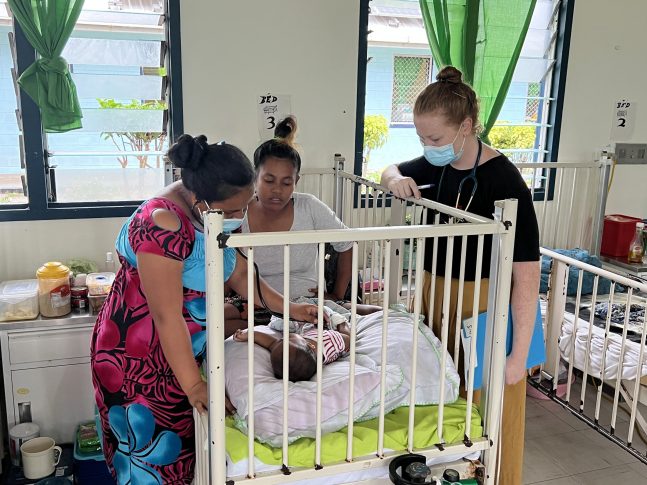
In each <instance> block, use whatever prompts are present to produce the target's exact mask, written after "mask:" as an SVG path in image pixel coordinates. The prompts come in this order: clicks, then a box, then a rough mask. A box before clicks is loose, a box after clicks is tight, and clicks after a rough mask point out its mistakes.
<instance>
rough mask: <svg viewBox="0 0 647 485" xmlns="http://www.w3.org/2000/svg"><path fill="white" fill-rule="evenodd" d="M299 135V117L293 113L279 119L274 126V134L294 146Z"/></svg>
mask: <svg viewBox="0 0 647 485" xmlns="http://www.w3.org/2000/svg"><path fill="white" fill-rule="evenodd" d="M296 135H297V119H296V118H295V117H294V116H293V115H289V116H287V117H286V118H284V119H282V120H281V121H279V123H278V124H277V125H276V128H274V136H275V137H277V138H280V139H282V140H283V141H284V142H285V143H287V144H288V145H290V146H292V145H293V144H294V139H295V138H296Z"/></svg>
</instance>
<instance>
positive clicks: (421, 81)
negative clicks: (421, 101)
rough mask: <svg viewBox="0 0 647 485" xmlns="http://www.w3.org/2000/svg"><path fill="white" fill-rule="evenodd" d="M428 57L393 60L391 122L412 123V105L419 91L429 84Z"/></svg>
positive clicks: (396, 58) (429, 60) (429, 62)
mask: <svg viewBox="0 0 647 485" xmlns="http://www.w3.org/2000/svg"><path fill="white" fill-rule="evenodd" d="M430 70H431V59H430V58H429V57H399V56H398V57H395V58H394V59H393V109H392V111H391V121H392V122H394V123H397V122H400V123H402V122H404V123H413V105H414V103H415V102H416V98H417V97H418V94H420V91H422V90H423V89H425V87H426V86H427V84H429V73H430Z"/></svg>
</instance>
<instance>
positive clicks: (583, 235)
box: [517, 152, 647, 463]
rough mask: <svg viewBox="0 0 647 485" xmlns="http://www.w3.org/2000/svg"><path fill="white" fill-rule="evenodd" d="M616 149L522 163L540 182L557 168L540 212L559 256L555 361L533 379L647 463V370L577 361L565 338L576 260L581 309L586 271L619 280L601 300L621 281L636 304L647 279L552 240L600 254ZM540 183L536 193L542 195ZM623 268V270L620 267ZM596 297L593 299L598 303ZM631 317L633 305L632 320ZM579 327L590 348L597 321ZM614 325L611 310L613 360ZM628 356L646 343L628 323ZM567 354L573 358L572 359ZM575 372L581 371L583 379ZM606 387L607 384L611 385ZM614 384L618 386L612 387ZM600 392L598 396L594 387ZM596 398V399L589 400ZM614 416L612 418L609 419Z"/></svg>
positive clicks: (552, 334)
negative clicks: (622, 413) (623, 417)
mask: <svg viewBox="0 0 647 485" xmlns="http://www.w3.org/2000/svg"><path fill="white" fill-rule="evenodd" d="M613 156H614V155H613V153H606V152H605V153H603V154H602V156H601V158H600V160H599V161H596V162H588V163H568V162H564V163H521V164H517V166H518V167H519V169H520V170H521V171H522V173H523V172H524V171H525V172H526V173H529V174H532V175H531V177H532V185H533V186H534V185H535V182H536V181H537V180H539V177H547V176H548V175H549V174H551V172H552V174H551V177H552V182H551V183H550V185H552V192H553V194H552V197H550V196H549V191H544V192H543V194H542V196H540V197H539V198H538V197H535V210H536V213H537V218H538V220H539V229H540V240H541V245H542V246H543V247H542V248H541V255H542V257H550V258H552V266H551V273H550V278H549V292H548V295H546V297H547V300H548V308H547V312H546V317H545V322H544V323H545V330H546V353H547V361H546V364H545V365H544V366H543V368H542V371H541V372H540V374H539V377H538V379H530V380H529V382H530V383H531V384H532V385H534V386H535V387H536V388H537V389H539V390H540V391H542V392H544V393H545V394H546V395H547V396H548V397H550V398H551V399H553V400H554V401H556V402H558V403H559V404H561V405H562V406H564V407H565V408H566V409H568V410H569V411H570V412H571V413H573V414H574V415H575V416H577V417H578V418H580V419H581V420H582V421H584V422H586V423H588V424H589V425H590V426H591V427H592V428H594V429H595V430H597V431H598V432H600V433H601V434H603V435H604V436H606V437H608V438H609V439H611V440H612V441H613V442H615V443H617V444H618V445H620V446H621V447H623V448H624V449H625V450H627V451H628V452H629V453H631V454H632V455H634V456H635V457H636V458H638V459H639V460H641V461H642V462H644V463H647V455H645V453H644V451H643V452H641V451H640V450H637V449H636V448H635V447H634V446H633V445H632V443H635V440H634V435H635V432H636V431H637V430H639V431H641V432H642V434H643V436H647V408H645V407H644V406H647V378H646V377H645V375H644V373H643V372H637V375H636V378H635V379H633V380H626V379H622V375H623V373H622V372H616V374H615V375H613V376H612V377H611V379H609V376H606V377H607V378H606V379H605V375H604V374H603V375H599V374H598V373H597V372H596V371H593V369H592V368H591V361H590V359H588V358H587V359H586V361H585V363H584V364H583V365H582V364H579V363H578V364H577V365H575V363H574V360H575V359H574V351H575V347H574V343H575V338H573V345H572V346H571V348H570V349H569V350H568V352H566V353H565V352H563V351H560V347H559V341H560V337H561V335H562V331H563V326H564V325H565V324H566V321H565V312H566V309H565V308H566V302H567V299H568V298H567V289H568V274H569V269H570V268H575V269H576V270H577V272H578V278H579V281H578V289H577V295H576V297H575V301H574V304H575V315H579V312H580V306H581V302H582V294H581V289H582V278H583V277H584V275H585V274H587V273H588V274H589V275H592V276H593V277H594V282H595V286H594V291H593V293H596V291H597V290H596V289H597V284H598V282H599V279H600V278H606V279H608V280H610V282H611V291H610V294H609V295H605V296H603V297H601V296H599V297H597V301H607V302H609V303H610V304H612V303H613V302H614V298H617V297H614V294H615V293H616V292H615V290H616V288H617V287H618V286H619V285H622V286H624V287H625V288H626V289H627V304H628V305H630V304H631V301H632V298H633V299H634V301H635V298H636V295H637V294H638V293H641V294H643V295H644V294H646V293H647V282H646V281H645V280H640V279H636V278H634V277H629V276H630V275H628V274H621V273H620V272H613V271H608V270H605V269H602V268H598V267H595V266H592V265H589V264H586V263H583V262H581V261H578V260H576V259H574V258H570V257H567V256H564V255H561V254H558V253H556V252H554V251H552V250H551V249H549V248H567V249H570V248H576V247H577V248H582V249H586V250H588V251H589V252H590V254H592V255H595V256H599V255H600V247H601V240H602V228H603V221H604V214H605V207H606V198H607V191H608V184H609V179H610V174H611V169H612V166H613ZM534 192H535V191H533V195H534ZM618 271H621V270H618ZM594 305H595V300H594V301H593V306H594ZM627 320H628V313H627V315H626V319H625V322H626V321H627ZM574 322H575V324H574V325H575V328H574V329H573V335H575V333H576V330H577V328H582V329H585V330H587V331H588V337H587V341H586V346H585V348H586V349H590V345H591V339H592V326H593V324H592V322H593V319H592V318H591V319H590V320H589V321H588V322H586V321H583V320H582V319H580V318H575V319H574ZM610 328H611V319H610V314H609V315H608V316H607V319H606V326H605V329H604V348H603V354H602V362H603V363H606V364H608V359H609V358H610V357H608V356H607V353H606V352H607V349H608V343H609V336H610ZM645 335H647V325H644V326H643V336H645ZM621 338H622V344H621V351H620V352H621V357H620V362H624V354H625V352H626V350H627V348H628V346H629V345H633V346H634V348H635V346H638V345H639V344H636V343H633V342H631V341H628V340H627V331H626V327H625V329H624V331H623V333H622V337H621ZM646 358H647V352H646V345H644V344H643V345H642V346H640V347H639V361H638V364H639V365H638V368H639V369H640V368H641V365H640V364H644V363H645V359H646ZM565 362H566V363H565ZM564 365H566V368H567V371H568V373H567V385H566V389H565V395H561V394H560V395H557V389H558V376H559V371H560V368H561V369H563V368H564ZM574 374H578V375H577V377H576V380H573V379H574ZM588 377H594V378H596V379H598V380H597V381H596V382H597V383H598V385H597V386H596V387H597V388H596V392H594V393H591V392H590V389H589V392H588V393H587V386H586V385H582V383H583V382H584V383H586V382H587V378H588ZM574 384H577V385H580V386H581V390H580V392H579V399H575V398H576V397H577V396H576V395H575V391H574V390H573V385H574ZM605 388H606V390H607V392H604V391H605ZM609 389H610V390H611V391H609ZM610 393H612V395H613V404H612V407H611V410H610V413H608V414H610V416H603V414H605V413H603V411H602V408H603V405H602V401H601V400H602V399H603V398H604V396H608V395H609V394H610ZM592 394H593V396H592V398H591V395H592ZM587 399H588V400H587ZM621 406H622V407H623V408H624V409H625V410H626V411H627V412H628V413H629V414H630V419H629V428H628V430H627V433H626V434H625V433H624V432H623V433H622V435H621V434H620V433H619V432H618V430H617V425H618V421H617V418H618V411H619V409H620V407H621ZM607 421H608V422H607Z"/></svg>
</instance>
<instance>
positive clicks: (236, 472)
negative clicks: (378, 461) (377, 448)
mask: <svg viewBox="0 0 647 485" xmlns="http://www.w3.org/2000/svg"><path fill="white" fill-rule="evenodd" d="M388 451H390V450H386V449H385V452H388ZM480 455H481V453H480V452H478V451H477V452H471V453H465V454H461V453H458V454H452V455H447V456H442V457H433V458H429V459H428V460H427V465H428V466H436V465H441V464H445V463H452V462H455V461H460V460H462V459H466V460H478V459H479V457H480ZM254 460H255V469H256V472H258V473H261V472H269V471H275V470H280V468H281V467H280V466H279V465H267V464H265V463H263V462H262V461H260V460H259V459H257V458H255V459H254ZM386 464H387V462H386V461H385V466H383V467H376V468H368V469H365V470H356V471H353V472H347V473H339V474H337V475H327V476H324V477H320V478H316V474H317V472H316V471H315V470H313V471H312V478H311V477H308V478H304V479H303V480H299V481H297V482H291V483H294V484H295V485H306V484H307V485H341V484H344V483H354V482H360V481H362V480H374V479H379V478H388V476H389V467H388V466H386ZM247 466H248V463H247V460H246V459H245V460H241V461H239V462H237V463H232V462H231V461H230V459H229V456H227V478H232V479H233V478H236V477H241V476H246V475H247Z"/></svg>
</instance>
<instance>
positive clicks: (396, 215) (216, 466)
mask: <svg viewBox="0 0 647 485" xmlns="http://www.w3.org/2000/svg"><path fill="white" fill-rule="evenodd" d="M303 175H305V177H303V179H302V181H300V183H299V184H300V189H301V190H302V191H310V192H313V193H315V195H318V196H319V197H320V198H322V199H323V200H324V201H326V202H328V203H329V204H331V205H332V206H334V207H335V209H336V212H337V214H338V215H339V216H340V217H342V219H343V220H344V221H345V222H346V224H347V225H348V226H349V227H350V228H351V229H349V230H327V231H303V232H274V233H255V234H232V235H224V234H223V233H222V223H223V216H222V214H221V213H219V212H217V211H212V212H209V213H206V214H205V234H206V239H207V249H206V251H207V288H208V291H207V294H208V296H207V322H208V323H207V329H208V330H207V341H208V348H207V361H208V373H207V374H208V384H209V385H208V388H209V413H208V420H207V419H206V418H204V417H200V416H196V449H197V464H196V481H195V483H196V484H197V485H203V484H218V485H224V484H229V483H234V481H235V482H236V483H237V482H246V481H250V482H253V483H255V484H256V483H258V484H270V483H288V482H296V481H302V480H303V481H307V480H309V479H317V478H324V479H325V477H330V476H332V475H338V474H346V473H350V472H353V471H357V470H365V469H373V468H379V469H381V470H382V471H383V473H381V476H382V477H388V465H389V463H390V461H391V459H392V458H393V457H394V456H396V455H399V454H402V453H406V452H397V453H395V452H388V451H387V450H385V449H384V445H383V436H384V389H385V385H384V383H385V372H384V368H383V371H382V385H381V389H382V390H381V402H380V410H381V412H380V415H379V424H378V441H377V443H376V450H377V452H376V454H375V455H371V456H353V454H352V446H351V445H352V439H353V438H352V436H353V434H352V433H353V410H352V406H351V407H350V409H349V420H348V439H347V453H346V455H347V456H346V461H343V462H340V463H336V464H327V465H325V466H321V420H320V416H321V389H322V387H321V368H322V367H321V366H322V357H321V352H319V353H318V356H317V369H318V371H317V406H316V409H317V411H316V416H315V418H316V423H317V425H316V426H317V427H316V438H315V443H316V450H315V457H314V462H315V463H316V464H318V465H317V466H316V467H315V468H307V469H297V468H294V467H290V463H288V460H287V457H288V453H287V451H288V446H287V443H288V440H287V437H288V431H287V422H288V415H287V404H285V405H284V410H283V430H284V431H283V443H284V445H283V448H282V456H283V470H282V471H281V470H279V471H276V472H270V473H257V472H256V470H255V464H254V460H253V459H250V460H248V464H249V465H248V472H247V476H246V477H227V464H226V453H225V446H224V443H225V407H224V398H225V372H224V370H225V366H226V365H227V364H226V362H225V359H224V314H223V307H222V295H223V291H224V281H223V249H224V248H225V247H230V248H246V250H247V254H248V272H249V274H250V275H251V274H252V273H253V260H254V248H255V247H261V246H272V245H277V246H283V247H284V262H285V263H284V274H285V279H284V296H285V303H284V310H283V313H284V314H285V315H287V314H288V312H289V306H288V298H289V295H288V288H289V274H290V268H289V247H290V245H292V244H303V243H309V244H318V245H319V260H318V268H319V272H318V274H319V285H318V287H319V301H320V302H322V301H323V288H324V281H323V275H324V271H323V267H324V251H323V249H324V244H325V243H327V242H340V241H352V242H353V246H352V267H353V274H354V275H356V274H358V272H359V271H360V268H362V269H363V271H364V274H365V275H367V274H370V275H371V276H370V278H371V281H372V280H373V279H376V281H377V282H378V284H377V287H375V288H374V287H373V285H372V284H370V286H369V288H368V291H367V294H365V301H370V302H373V303H378V304H380V305H381V306H382V307H383V308H384V309H387V308H388V307H389V305H390V304H391V303H394V302H404V303H405V304H410V303H412V301H414V302H415V305H414V319H417V318H418V316H419V315H420V311H421V310H420V306H421V293H422V275H423V261H424V259H423V258H424V254H423V253H424V250H423V249H422V248H424V240H425V238H439V237H447V238H448V239H449V241H453V240H454V238H457V237H459V238H462V241H463V244H462V254H461V257H462V259H461V261H462V264H461V278H460V284H459V295H461V296H459V298H461V299H462V289H463V275H464V261H465V252H466V239H467V236H476V237H478V241H479V255H478V259H477V278H476V283H477V284H476V288H477V291H476V292H475V293H476V294H475V295H474V307H473V308H474V311H475V312H476V313H478V301H479V294H478V288H479V287H480V285H479V282H480V279H481V277H480V269H481V264H482V257H483V254H482V248H483V240H484V237H485V236H486V235H491V236H492V237H493V238H494V241H493V248H494V249H493V251H492V255H491V270H490V282H491V283H490V287H489V295H488V315H489V319H488V322H489V323H488V331H487V336H486V348H487V349H489V352H488V356H487V358H486V359H484V360H485V362H483V363H479V365H481V364H482V365H483V383H484V384H483V389H482V391H483V394H482V395H483V399H482V401H481V404H480V410H481V416H482V419H483V431H484V432H483V437H471V436H470V421H471V410H472V405H473V376H474V362H472V363H471V365H470V366H469V367H468V368H469V369H470V372H469V379H468V385H467V386H466V388H467V394H468V395H467V412H466V417H465V425H466V427H465V429H466V436H465V440H464V441H463V442H460V443H454V444H446V443H445V442H444V440H443V437H442V430H443V408H444V402H443V400H442V399H443V398H442V397H441V402H440V404H439V418H438V434H439V436H438V444H437V445H436V446H435V447H432V448H429V449H422V450H421V449H414V447H413V429H414V428H413V426H414V423H413V416H414V414H413V411H414V406H413V405H412V406H410V409H409V411H410V413H409V432H408V447H407V452H415V453H418V454H423V455H425V456H427V457H429V458H431V457H434V458H438V457H440V458H443V457H451V456H452V455H454V456H455V455H456V454H463V455H464V454H467V453H470V452H474V451H478V452H481V458H482V462H483V464H484V465H485V472H486V473H485V477H484V479H483V483H486V484H488V485H492V484H494V483H495V473H496V470H497V450H498V443H499V438H500V436H499V429H500V420H501V410H502V397H503V386H504V369H505V332H506V330H505V329H506V326H507V318H508V316H507V311H508V303H509V296H510V286H511V272H512V250H513V246H514V231H512V230H511V229H510V228H513V227H514V226H515V222H516V205H517V203H516V201H515V200H506V201H500V202H497V203H496V213H495V214H494V219H486V218H483V217H479V216H475V215H473V214H469V213H466V212H463V211H459V210H457V209H453V208H451V207H447V206H443V205H440V204H437V203H433V202H431V201H428V200H422V201H417V202H416V203H415V204H413V205H412V203H413V202H414V201H409V203H408V204H407V203H406V202H403V201H399V200H397V199H392V198H391V197H390V196H387V193H386V192H385V190H384V189H383V188H382V187H380V186H378V185H376V184H373V183H371V182H369V181H367V180H364V179H361V178H359V177H356V176H354V175H351V174H347V173H345V172H343V171H342V170H341V167H340V165H339V164H338V165H337V167H336V168H335V169H334V170H325V171H321V172H316V173H310V174H308V173H304V174H303ZM304 179H305V180H304ZM308 183H310V184H311V185H310V186H311V187H314V189H312V188H309V189H308V188H307V185H308ZM304 186H306V189H305V190H304ZM317 191H318V192H319V193H318V194H317ZM327 198H328V200H326V199H327ZM331 198H332V201H331V200H330V199H331ZM387 201H389V202H390V203H391V207H390V208H387V205H388V204H387ZM428 210H436V211H438V213H444V214H447V215H449V216H450V217H452V219H451V220H450V223H449V224H442V225H436V226H429V225H415V224H413V222H415V221H417V220H418V217H419V216H420V215H422V214H423V213H424V212H426V211H428ZM407 215H410V216H412V225H409V226H407V225H403V224H402V221H404V218H405V217H406V216H407ZM437 217H440V214H438V215H437ZM455 220H463V221H464V223H456V222H454V221H455ZM393 221H398V222H393ZM405 240H409V241H410V244H409V255H410V256H412V253H413V242H414V241H416V244H417V247H418V248H420V249H418V251H417V252H416V255H415V257H412V258H410V262H409V265H408V268H405V269H404V270H403V269H402V257H403V255H404V252H403V249H404V241H405ZM453 246H454V245H453V244H448V245H447V265H446V267H445V274H451V265H452V255H453ZM414 261H415V262H414ZM367 264H369V265H370V266H367ZM434 268H435V262H434ZM432 274H433V283H432V294H433V292H434V291H435V281H436V277H435V269H434V271H433V272H432ZM403 281H405V282H406V284H405V287H404V288H403V285H402V282H403ZM450 284H451V279H450V278H448V279H446V280H445V287H444V295H445V298H444V301H443V308H445V309H447V308H448V306H449V303H450V302H449V294H450V291H449V286H450ZM254 290H255V288H254V281H253V279H251V278H250V279H249V281H248V294H250V295H251V294H253V293H254ZM357 293H358V284H357V279H356V278H353V281H352V294H353V299H352V300H353V301H355V300H356V299H355V296H356V295H357ZM444 313H445V314H446V315H447V314H448V312H447V311H445V312H444ZM318 316H319V321H322V320H323V307H322V305H321V303H320V305H319V315H318ZM356 318H357V317H356V304H353V307H352V315H351V327H352V328H353V329H355V322H356ZM448 318H449V317H445V318H444V319H443V321H442V335H439V336H438V337H439V338H440V340H441V342H442V345H443V348H444V349H447V341H448V328H449V327H448V326H449V321H448ZM252 319H253V312H250V316H249V319H248V331H249V333H250V339H249V343H248V355H249V396H248V399H249V408H252V409H253V400H254V375H253V371H252V369H253V355H254V352H253V348H254V343H253V330H254V322H253V320H252ZM460 319H461V316H460V315H459V316H458V318H457V320H458V321H460ZM387 326H388V319H387V318H386V317H384V319H383V328H384V332H383V341H382V345H383V348H382V355H383V356H384V357H385V356H386V342H387V340H386V339H387V337H388V334H387V332H386V329H387ZM287 327H288V326H287V325H286V329H285V332H286V334H285V336H286V337H287V331H288V328H287ZM459 327H460V326H459ZM320 328H321V327H320ZM417 336H418V332H413V335H412V341H413V342H412V359H413V362H416V352H417V343H416V342H417ZM354 338H355V335H354V330H353V335H352V336H351V342H352V343H351V349H350V362H351V372H350V375H349V380H350V384H349V403H353V402H354V398H353V392H354V374H353V366H354V364H355V355H354V351H355V345H354ZM319 339H321V333H320V334H319ZM459 340H460V339H457V345H456V348H455V349H449V351H450V354H452V351H453V354H452V355H453V358H454V360H455V361H457V359H458V341H459ZM285 341H286V342H287V338H286V339H285ZM320 342H321V340H320ZM472 342H473V348H472V352H471V354H472V355H474V354H475V345H476V339H472ZM286 345H287V343H286ZM319 349H321V345H319ZM288 355H289V353H288V352H287V351H286V352H284V356H285V357H284V359H285V360H284V362H283V365H284V375H285V376H287V374H288V372H287V368H288V367H287V366H288V361H287V358H288ZM445 355H446V354H443V364H444V363H445V362H444V359H445V357H444V356H445ZM414 368H415V366H414ZM461 377H462V376H461ZM418 378H420V377H418ZM411 379H412V397H413V393H414V392H415V379H416V373H415V372H414V375H413V376H411ZM283 385H284V387H283V402H284V403H287V397H288V381H287V379H284V381H283ZM444 386H445V376H444V374H442V377H441V392H440V395H441V396H443V395H444V392H443V390H442V389H444ZM410 401H411V402H413V401H414V400H413V399H410ZM248 428H249V435H248V449H249V456H250V457H253V456H254V439H253V437H254V416H253V413H251V414H250V416H249V419H248ZM205 442H208V443H209V446H208V447H207V449H205ZM463 468H464V466H463ZM349 483H352V482H349ZM361 483H369V482H361ZM370 483H390V481H389V480H388V478H386V479H385V478H381V479H379V480H377V481H371V482H370Z"/></svg>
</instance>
